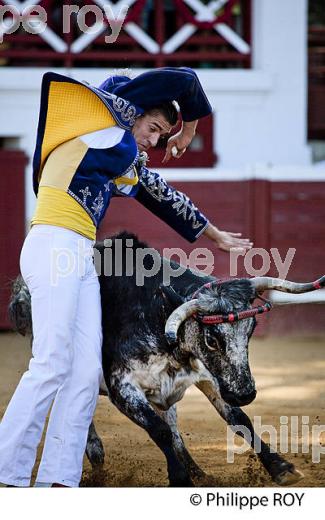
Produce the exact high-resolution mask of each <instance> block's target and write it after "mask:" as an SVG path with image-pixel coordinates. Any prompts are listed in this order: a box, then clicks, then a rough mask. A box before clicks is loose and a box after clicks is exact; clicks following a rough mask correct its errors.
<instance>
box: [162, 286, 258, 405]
mask: <svg viewBox="0 0 325 520" xmlns="http://www.w3.org/2000/svg"><path fill="white" fill-rule="evenodd" d="M254 298H255V289H254V287H253V285H252V284H251V283H250V281H249V280H247V279H241V280H231V281H226V282H222V283H220V284H211V286H210V287H206V288H204V289H203V290H201V291H200V292H199V293H198V294H197V295H196V297H195V299H192V300H190V301H187V302H185V303H183V304H182V305H180V306H179V307H178V308H177V309H176V310H175V311H174V312H173V313H172V315H171V316H170V318H169V319H168V322H167V326H166V335H167V338H168V340H169V341H170V340H171V339H173V340H175V339H176V338H175V326H174V325H175V320H176V322H177V325H176V327H177V330H178V327H179V326H180V325H181V323H183V321H184V329H183V332H182V334H181V335H180V341H179V344H180V347H181V349H183V350H187V351H189V352H190V353H191V354H193V355H194V356H195V357H196V358H197V359H199V360H200V361H201V362H202V363H203V364H204V366H205V367H206V368H207V369H208V371H209V372H210V373H211V374H212V375H213V376H214V377H215V378H216V379H217V380H218V383H219V387H220V392H221V395H222V397H223V399H224V400H225V401H226V402H228V403H229V404H231V405H233V406H243V405H246V404H248V403H250V402H251V401H253V399H254V398H255V396H256V390H255V383H254V379H253V377H252V374H251V371H250V368H249V362H248V342H249V338H250V337H251V335H252V333H253V331H254V328H255V325H256V320H255V318H254V317H251V318H248V319H245V320H240V321H236V322H233V323H217V324H205V323H204V322H203V320H202V316H203V315H205V316H207V315H229V314H230V313H234V312H241V311H245V310H247V309H249V308H251V304H252V302H253V300H254ZM193 315H195V316H196V319H188V318H190V317H191V318H192V317H193Z"/></svg>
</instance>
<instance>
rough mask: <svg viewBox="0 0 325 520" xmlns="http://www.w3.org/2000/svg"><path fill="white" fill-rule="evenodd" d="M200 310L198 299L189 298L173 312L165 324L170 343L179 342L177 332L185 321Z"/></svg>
mask: <svg viewBox="0 0 325 520" xmlns="http://www.w3.org/2000/svg"><path fill="white" fill-rule="evenodd" d="M200 310H201V308H200V306H199V304H198V301H197V300H189V301H188V302H185V303H183V304H182V305H180V306H179V307H177V309H175V310H174V312H172V313H171V315H170V316H169V318H168V320H167V321H166V326H165V336H166V339H167V341H168V343H169V344H170V345H171V344H173V343H176V342H177V332H178V329H179V327H180V326H181V324H182V323H183V321H185V320H186V319H187V318H189V317H190V316H192V315H193V314H195V313H196V312H198V311H200Z"/></svg>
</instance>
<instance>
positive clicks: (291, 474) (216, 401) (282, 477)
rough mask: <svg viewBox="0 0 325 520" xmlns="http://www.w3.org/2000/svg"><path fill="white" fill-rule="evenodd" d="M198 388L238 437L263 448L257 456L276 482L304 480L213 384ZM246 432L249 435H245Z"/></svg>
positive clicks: (284, 484)
mask: <svg viewBox="0 0 325 520" xmlns="http://www.w3.org/2000/svg"><path fill="white" fill-rule="evenodd" d="M196 386H197V387H198V388H199V389H200V390H201V391H202V392H203V393H204V394H205V395H206V396H207V398H208V399H209V401H210V402H211V403H212V405H213V406H214V408H215V409H216V410H217V411H218V412H219V414H220V415H221V417H222V418H223V419H224V420H225V421H226V422H227V424H229V426H230V427H234V431H235V433H236V434H237V435H239V436H240V437H243V438H244V439H245V440H246V442H247V443H248V444H250V446H251V447H252V448H253V449H255V447H256V446H260V447H261V449H260V450H259V452H257V456H258V458H259V459H260V461H261V463H262V464H263V466H264V467H265V469H266V471H267V472H268V473H269V475H270V476H271V478H272V480H274V482H276V483H277V484H279V485H280V486H288V485H291V484H294V483H296V482H298V480H300V479H301V478H303V476H304V475H303V474H302V473H301V472H300V471H298V470H297V469H296V468H295V467H294V465H293V464H291V463H290V462H288V461H287V460H285V459H284V458H283V457H281V456H280V455H279V454H278V453H277V452H273V451H271V449H270V446H269V445H268V444H266V443H265V442H264V441H262V439H260V437H259V436H258V435H257V434H256V432H255V430H254V428H253V425H252V423H251V420H250V418H249V417H248V416H247V415H246V414H245V412H243V410H242V409H241V408H238V407H235V406H230V405H229V404H227V403H226V402H225V401H224V400H223V399H222V398H221V397H220V394H219V392H218V389H217V387H216V386H215V385H214V384H213V382H210V381H201V382H199V383H197V385H196ZM236 426H244V427H245V430H244V431H241V430H238V429H236V428H235V427H236ZM246 432H248V433H249V435H245V434H246Z"/></svg>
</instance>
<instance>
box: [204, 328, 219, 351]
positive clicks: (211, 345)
mask: <svg viewBox="0 0 325 520" xmlns="http://www.w3.org/2000/svg"><path fill="white" fill-rule="evenodd" d="M204 343H205V346H206V347H207V349H208V350H211V351H214V352H215V351H216V350H218V346H219V345H218V340H217V338H216V337H215V335H214V334H211V332H210V331H209V329H205V331H204Z"/></svg>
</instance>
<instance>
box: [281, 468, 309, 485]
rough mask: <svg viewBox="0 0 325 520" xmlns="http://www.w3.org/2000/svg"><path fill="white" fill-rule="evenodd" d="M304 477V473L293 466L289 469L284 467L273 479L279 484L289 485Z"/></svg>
mask: <svg viewBox="0 0 325 520" xmlns="http://www.w3.org/2000/svg"><path fill="white" fill-rule="evenodd" d="M302 478H304V474H303V473H302V472H301V471H299V470H298V469H296V468H295V467H293V468H291V469H286V470H285V471H283V472H282V473H279V474H278V475H277V476H276V477H275V478H274V481H275V482H276V483H277V484H279V486H291V485H292V484H296V483H297V482H299V480H301V479H302Z"/></svg>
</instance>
